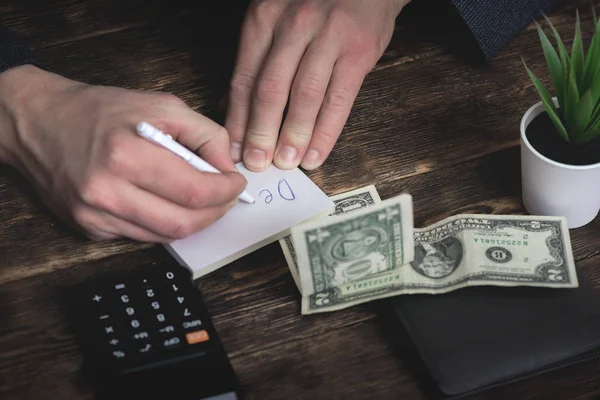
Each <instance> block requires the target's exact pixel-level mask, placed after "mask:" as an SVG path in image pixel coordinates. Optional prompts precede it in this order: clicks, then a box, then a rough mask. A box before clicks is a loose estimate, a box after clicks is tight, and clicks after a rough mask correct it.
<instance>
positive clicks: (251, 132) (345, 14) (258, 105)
mask: <svg viewBox="0 0 600 400" xmlns="http://www.w3.org/2000/svg"><path fill="white" fill-rule="evenodd" d="M406 3H408V0H254V2H253V3H252V4H251V6H250V9H249V10H248V13H247V15H246V18H245V21H244V25H243V27H242V36H241V41H240V48H239V52H238V57H237V63H236V66H235V70H234V74H233V78H232V81H231V90H230V94H229V101H228V103H229V109H228V111H227V118H226V122H225V128H226V129H227V131H228V132H229V135H230V138H231V153H232V158H233V161H234V162H238V161H241V160H243V161H244V164H245V165H246V167H247V168H248V169H250V170H252V171H262V170H264V169H266V168H267V167H268V166H269V165H270V164H271V162H274V163H275V165H276V166H277V167H279V168H282V169H292V168H295V167H297V166H298V165H302V167H303V168H305V169H309V170H310V169H314V168H317V167H319V166H320V165H321V164H322V163H323V162H324V161H325V159H326V158H327V157H328V155H329V153H330V152H331V149H332V148H333V146H334V144H335V142H336V141H337V139H338V137H339V135H340V133H341V132H342V129H343V127H344V124H345V123H346V120H347V118H348V115H349V114H350V109H351V108H352V105H353V103H354V100H355V98H356V95H357V94H358V92H359V90H360V86H361V85H362V82H363V80H364V78H365V76H366V75H367V73H368V72H369V71H370V70H371V69H372V68H373V66H374V65H375V63H376V62H377V61H378V60H379V58H380V57H381V55H382V54H383V51H384V50H385V48H386V47H387V45H388V44H389V41H390V39H391V37H392V33H393V30H394V22H395V19H396V17H397V15H398V14H399V13H400V11H401V10H402V8H403V7H404V5H405V4H406ZM288 100H289V108H288V112H287V115H286V118H285V121H283V125H282V120H283V113H284V109H285V107H286V104H287V103H288ZM280 129H281V134H280Z"/></svg>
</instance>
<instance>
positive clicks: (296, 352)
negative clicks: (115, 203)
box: [0, 0, 600, 400]
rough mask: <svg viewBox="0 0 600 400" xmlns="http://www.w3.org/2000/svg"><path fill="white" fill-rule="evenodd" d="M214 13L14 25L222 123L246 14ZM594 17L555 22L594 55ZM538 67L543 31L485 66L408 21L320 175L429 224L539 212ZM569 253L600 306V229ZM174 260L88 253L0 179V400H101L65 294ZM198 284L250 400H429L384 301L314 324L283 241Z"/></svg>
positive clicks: (149, 5) (12, 179)
mask: <svg viewBox="0 0 600 400" xmlns="http://www.w3.org/2000/svg"><path fill="white" fill-rule="evenodd" d="M201 3H205V2H192V1H184V0H178V1H171V2H167V1H141V0H135V1H133V0H132V1H127V2H121V1H116V0H104V1H99V0H88V1H83V0H57V1H53V2H43V1H35V0H6V1H4V2H3V5H0V25H2V26H4V27H6V28H8V29H10V30H11V31H13V32H14V33H15V34H16V35H17V36H18V37H19V38H20V39H21V40H22V41H23V43H24V44H26V45H27V46H30V47H31V48H32V49H34V51H35V54H36V55H37V56H38V57H39V58H40V59H41V60H42V61H43V62H44V63H45V64H46V65H47V66H48V68H50V69H52V70H53V71H55V72H57V73H60V74H62V75H65V76H67V77H70V78H73V79H78V80H82V81H85V82H88V83H93V84H102V85H114V86H122V87H126V88H132V89H140V90H149V91H166V92H171V93H174V94H176V95H178V96H180V97H181V98H182V99H183V100H185V101H186V103H187V104H188V105H190V106H191V107H192V108H194V109H195V110H197V111H199V112H202V113H205V114H207V115H209V116H211V117H212V118H214V119H215V120H217V121H219V122H221V121H222V118H223V113H222V111H223V110H222V109H220V108H219V101H220V100H221V99H222V97H223V96H224V95H225V93H226V89H227V85H228V79H229V77H230V73H231V69H232V66H233V62H234V55H235V50H236V46H237V37H238V34H239V24H240V21H241V20H242V17H243V15H244V6H245V4H246V3H247V2H211V3H213V4H210V5H205V4H201ZM206 3H208V2H206ZM214 3H218V4H214ZM591 4H592V2H590V1H570V2H567V3H564V4H561V5H560V6H559V7H557V8H555V9H553V10H552V12H551V13H549V17H550V19H551V20H552V22H553V23H554V24H555V25H556V27H557V29H558V31H559V32H560V33H561V34H562V35H563V36H564V37H567V38H571V37H572V33H573V28H574V25H575V8H577V7H578V8H579V12H580V15H581V20H582V30H583V34H584V35H583V37H584V43H585V44H586V46H587V44H588V43H589V40H590V38H591V35H592V27H591V23H590V22H591V20H592V13H591ZM569 44H570V42H568V43H567V45H568V46H569ZM522 55H523V56H524V57H525V58H526V61H527V63H528V65H529V66H530V67H531V68H532V69H533V70H534V71H536V72H538V76H540V78H542V81H543V82H544V83H548V82H549V81H548V79H547V78H546V74H545V64H544V59H543V55H542V53H541V48H540V46H539V39H538V36H537V33H536V31H535V27H534V26H533V25H532V26H529V27H528V28H527V29H526V30H524V31H523V32H522V33H521V34H520V35H519V36H518V37H516V38H515V39H514V40H513V41H511V42H510V44H509V45H508V46H507V47H506V48H505V49H504V50H503V51H502V52H501V54H500V55H499V56H498V57H496V58H495V59H493V60H491V61H490V62H489V63H488V64H486V65H485V66H476V65H472V64H469V63H467V62H465V61H464V60H463V59H462V58H461V57H458V56H457V55H456V54H454V53H453V52H451V51H450V50H449V49H448V48H447V47H445V46H443V45H441V44H439V43H438V42H437V41H436V40H435V38H433V39H432V38H430V37H427V38H425V37H423V36H420V35H418V34H416V33H415V31H413V30H412V29H411V28H409V27H408V26H405V25H404V24H403V23H402V20H401V19H400V20H399V22H398V24H397V27H396V30H395V34H394V37H393V39H392V42H391V43H390V45H389V47H388V49H387V50H386V52H385V54H384V56H383V57H382V58H381V60H380V62H379V63H378V64H377V66H376V67H375V68H374V69H373V71H372V72H371V73H370V74H369V75H368V77H367V79H366V80H365V82H364V85H363V87H362V89H361V91H360V94H359V96H358V98H357V100H356V103H355V105H354V107H353V109H352V113H351V115H350V118H349V120H348V122H347V124H346V126H345V128H344V132H343V134H342V136H341V138H340V140H339V142H338V143H337V145H336V147H335V149H334V151H333V152H332V154H331V156H330V158H329V159H328V160H327V162H326V163H325V164H324V165H323V166H322V167H321V168H319V169H317V170H315V171H311V172H308V173H307V175H308V176H309V177H310V178H311V179H313V180H314V181H315V183H317V184H318V185H319V186H320V187H321V188H322V189H323V190H324V191H325V192H326V193H327V194H329V195H333V194H337V193H340V192H344V191H348V190H351V189H355V188H358V187H361V186H365V185H369V184H375V186H376V188H377V190H378V191H379V193H380V195H381V197H382V198H383V199H385V198H389V197H391V196H394V195H396V194H399V193H402V192H409V193H411V194H412V196H413V200H414V213H415V226H416V227H422V226H426V225H429V224H431V223H434V222H436V221H439V220H440V219H442V218H445V217H447V216H450V215H453V214H457V213H484V214H485V213H493V214H525V210H524V209H523V206H522V203H521V198H520V194H521V187H520V185H521V183H520V157H519V147H518V145H519V122H520V119H521V117H522V115H523V113H524V112H525V111H526V110H527V109H528V108H529V107H530V106H531V105H532V104H534V103H535V102H537V101H538V97H537V93H536V92H535V89H534V88H533V85H532V83H531V81H530V80H529V78H528V76H527V75H526V73H525V71H524V69H523V67H522V64H521V56H522ZM571 239H572V244H573V252H574V255H575V259H576V261H577V266H578V268H580V269H581V270H582V271H583V272H584V273H585V275H586V276H587V277H588V278H589V279H590V281H591V282H592V284H593V285H594V287H595V289H596V290H597V291H598V293H600V217H597V218H596V219H595V220H594V221H593V222H592V223H590V224H589V225H587V226H585V227H582V228H579V229H575V230H572V231H571ZM173 263H174V261H173V259H172V258H171V257H170V256H169V255H168V253H167V252H166V251H165V250H164V249H163V248H162V247H161V246H157V245H152V244H146V243H136V242H132V241H128V240H118V241H109V242H92V241H89V240H87V239H85V238H84V237H82V236H81V235H79V234H78V233H77V232H74V231H72V230H71V229H69V228H67V227H66V226H65V225H64V224H63V223H62V222H61V221H60V220H58V219H57V218H56V217H55V216H54V215H53V214H52V213H50V212H49V211H48V210H47V209H46V208H45V207H44V206H43V205H42V204H41V202H40V201H39V199H37V198H36V194H35V192H34V191H33V189H32V188H31V187H30V186H29V184H28V182H27V181H26V180H25V179H24V178H23V177H21V176H20V175H19V174H18V173H17V172H16V171H15V170H13V169H12V168H10V167H8V166H5V165H0V398H2V399H7V400H8V399H36V400H38V399H92V398H94V394H93V391H92V389H91V388H90V386H89V385H88V384H86V381H85V380H84V379H83V377H82V374H81V363H82V355H81V353H80V351H79V349H78V347H77V344H76V338H75V335H74V333H73V332H72V330H71V327H70V325H69V324H68V322H67V320H66V318H65V315H64V312H63V311H64V310H63V306H62V305H61V301H60V299H61V297H62V295H63V293H64V290H65V288H67V287H69V286H71V285H75V284H77V283H80V282H84V281H86V280H88V279H91V278H94V277H97V276H100V275H102V274H104V273H107V272H108V271H114V270H123V271H126V270H129V269H131V268H133V267H135V266H138V265H159V264H173ZM196 284H197V285H198V287H199V288H200V289H201V290H202V292H203V293H204V296H205V300H206V303H207V306H208V308H209V311H210V312H211V315H212V317H213V320H214V323H215V326H216V328H217V330H218V331H219V333H220V336H221V339H222V341H223V344H224V346H225V348H226V350H227V352H228V354H229V357H230V359H231V362H232V365H233V367H234V369H235V371H236V374H237V375H238V377H239V379H240V381H241V384H242V385H243V387H244V389H245V391H246V392H247V395H248V398H249V399H281V398H294V399H331V398H335V399H338V398H339V399H423V398H426V397H425V394H424V391H423V390H422V388H421V387H419V385H418V384H417V381H416V380H415V379H414V377H413V375H412V371H411V370H410V369H408V368H407V367H406V366H405V365H404V364H403V362H402V361H401V359H400V358H399V357H397V355H396V354H395V353H394V349H393V348H392V346H391V345H390V343H389V342H388V341H387V340H386V338H385V336H384V334H383V331H382V320H381V318H382V316H381V314H380V313H379V312H378V308H377V304H364V305H359V306H355V307H352V308H349V309H346V310H342V311H339V312H334V313H328V314H316V315H310V316H302V315H301V314H300V296H299V294H298V291H297V289H296V286H295V284H294V282H293V279H292V277H291V275H290V273H289V271H288V267H287V265H286V262H285V259H284V257H283V254H282V252H281V249H280V247H279V244H278V243H273V244H270V245H268V246H265V247H264V248H262V249H260V250H258V251H256V252H254V253H252V254H249V255H248V256H246V257H244V258H242V259H239V260H237V261H235V262H233V263H231V264H230V265H227V266H225V267H223V268H221V269H220V270H218V271H216V272H214V273H212V274H210V275H208V276H206V277H204V278H202V279H200V280H198V281H196ZM599 376H600V360H597V361H590V362H587V363H582V364H580V365H577V366H572V367H568V368H564V369H561V370H558V371H554V372H552V373H546V374H543V375H540V376H537V377H535V378H530V379H527V380H524V381H522V382H518V383H514V384H511V385H507V386H504V387H502V388H496V389H491V390H489V391H486V392H485V393H482V394H480V395H478V396H473V397H471V398H473V399H581V400H583V399H597V398H600V378H598V377H599Z"/></svg>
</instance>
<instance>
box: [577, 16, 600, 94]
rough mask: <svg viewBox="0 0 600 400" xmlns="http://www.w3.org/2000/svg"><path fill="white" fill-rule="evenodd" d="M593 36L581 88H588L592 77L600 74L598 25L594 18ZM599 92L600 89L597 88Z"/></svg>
mask: <svg viewBox="0 0 600 400" xmlns="http://www.w3.org/2000/svg"><path fill="white" fill-rule="evenodd" d="M594 27H595V30H594V36H592V42H591V43H590V47H589V49H588V53H587V56H586V60H585V65H584V67H583V78H582V80H581V87H583V88H588V87H593V86H591V85H592V84H593V83H594V77H595V76H596V75H598V73H600V24H598V23H596V18H595V17H594ZM598 92H600V88H598Z"/></svg>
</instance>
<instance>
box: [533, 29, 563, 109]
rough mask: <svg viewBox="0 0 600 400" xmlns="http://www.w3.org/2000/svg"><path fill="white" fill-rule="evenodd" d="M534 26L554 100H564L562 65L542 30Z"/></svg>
mask: <svg viewBox="0 0 600 400" xmlns="http://www.w3.org/2000/svg"><path fill="white" fill-rule="evenodd" d="M535 25H536V26H537V29H538V34H539V36H540V41H541V42H542V49H543V50H544V57H546V63H547V64H548V69H549V70H550V77H551V78H552V85H553V86H554V92H555V93H556V98H557V99H559V103H560V102H561V101H560V99H564V90H565V89H564V86H565V85H564V82H565V78H564V76H565V68H563V64H562V62H561V60H560V59H559V57H558V54H557V53H556V50H554V47H553V46H552V44H551V43H550V40H548V36H546V34H545V33H544V31H543V29H542V28H541V27H540V26H539V24H538V23H537V22H536V23H535ZM558 112H559V114H562V111H561V109H560V108H559V109H558Z"/></svg>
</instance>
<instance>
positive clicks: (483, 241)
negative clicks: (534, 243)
mask: <svg viewBox="0 0 600 400" xmlns="http://www.w3.org/2000/svg"><path fill="white" fill-rule="evenodd" d="M473 240H474V241H475V243H477V244H498V245H500V244H502V245H505V246H529V242H528V241H527V240H506V239H477V238H474V239H473Z"/></svg>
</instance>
